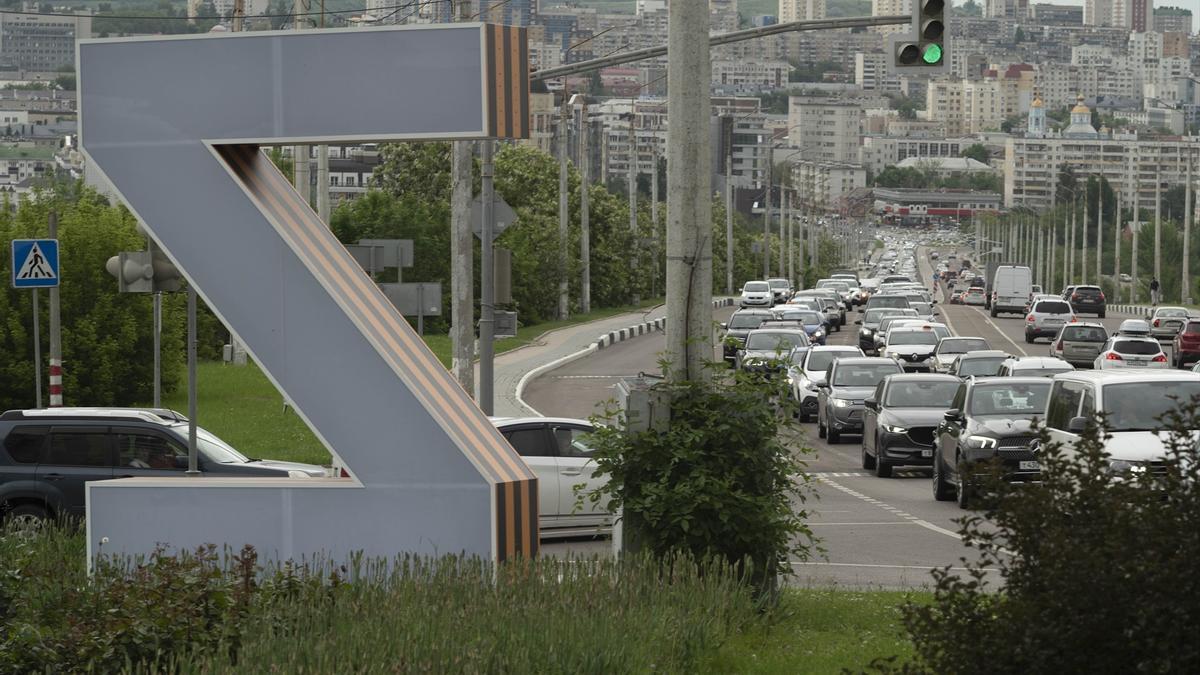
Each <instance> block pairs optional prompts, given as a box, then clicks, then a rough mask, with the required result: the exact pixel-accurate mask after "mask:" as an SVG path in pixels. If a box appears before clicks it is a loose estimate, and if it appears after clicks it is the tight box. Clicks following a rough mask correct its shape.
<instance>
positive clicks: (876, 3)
mask: <svg viewBox="0 0 1200 675" xmlns="http://www.w3.org/2000/svg"><path fill="white" fill-rule="evenodd" d="M912 11H913V10H912V0H871V16H894V15H897V14H909V15H911V14H912ZM871 30H872V31H873V32H876V33H883V34H885V35H886V34H888V33H899V32H902V31H909V30H912V28H911V27H910V26H872V27H871Z"/></svg>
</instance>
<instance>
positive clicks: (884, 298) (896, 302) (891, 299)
mask: <svg viewBox="0 0 1200 675" xmlns="http://www.w3.org/2000/svg"><path fill="white" fill-rule="evenodd" d="M877 307H878V308H891V309H909V306H908V298H906V297H904V296H903V295H891V294H888V293H885V292H884V291H883V290H882V289H881V290H880V291H879V292H878V293H876V294H875V295H872V296H871V297H870V298H869V299H868V300H867V304H865V305H863V311H866V310H868V309H875V308H877Z"/></svg>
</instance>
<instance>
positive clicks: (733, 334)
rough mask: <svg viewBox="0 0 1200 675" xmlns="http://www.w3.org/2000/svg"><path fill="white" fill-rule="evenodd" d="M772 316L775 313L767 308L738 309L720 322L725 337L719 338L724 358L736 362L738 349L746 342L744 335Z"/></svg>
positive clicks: (773, 316)
mask: <svg viewBox="0 0 1200 675" xmlns="http://www.w3.org/2000/svg"><path fill="white" fill-rule="evenodd" d="M774 318H775V315H774V314H773V313H772V312H771V310H768V309H739V310H738V311H736V312H734V313H733V316H731V317H729V321H728V322H727V323H723V324H721V328H722V329H724V330H725V337H724V338H723V339H722V340H721V353H722V355H723V356H724V357H725V360H726V361H729V362H731V363H734V362H736V360H737V353H738V350H740V349H741V348H742V347H743V346H745V344H746V335H748V334H749V333H750V331H752V330H754V329H756V328H758V327H759V325H761V324H762V322H764V321H770V320H771V319H774Z"/></svg>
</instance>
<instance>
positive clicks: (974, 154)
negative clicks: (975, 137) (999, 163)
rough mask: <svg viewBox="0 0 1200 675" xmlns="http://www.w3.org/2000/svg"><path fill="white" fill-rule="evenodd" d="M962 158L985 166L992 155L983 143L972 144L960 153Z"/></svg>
mask: <svg viewBox="0 0 1200 675" xmlns="http://www.w3.org/2000/svg"><path fill="white" fill-rule="evenodd" d="M962 156H963V157H967V158H970V159H973V160H975V161H977V162H982V163H984V164H987V163H988V161H989V160H990V159H991V158H992V153H991V152H990V151H989V150H988V149H987V146H986V145H984V144H983V143H974V144H972V145H970V146H967V148H966V149H965V150H963V151H962Z"/></svg>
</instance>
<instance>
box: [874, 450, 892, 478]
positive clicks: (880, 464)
mask: <svg viewBox="0 0 1200 675" xmlns="http://www.w3.org/2000/svg"><path fill="white" fill-rule="evenodd" d="M876 452H878V451H876ZM875 475H876V476H878V477H879V478H891V477H892V463H891V462H888V461H887V460H885V459H884V458H883V457H880V456H878V455H876V457H875Z"/></svg>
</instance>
